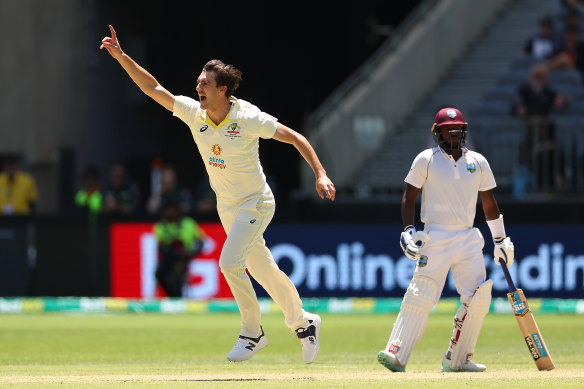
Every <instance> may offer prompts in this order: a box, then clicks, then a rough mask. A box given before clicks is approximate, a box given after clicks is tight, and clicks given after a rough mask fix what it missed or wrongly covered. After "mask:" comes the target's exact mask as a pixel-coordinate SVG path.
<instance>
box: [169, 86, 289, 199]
mask: <svg viewBox="0 0 584 389" xmlns="http://www.w3.org/2000/svg"><path fill="white" fill-rule="evenodd" d="M229 101H230V102H231V110H230V111H229V113H228V114H227V116H226V117H225V119H224V120H223V121H222V122H221V123H219V125H215V124H214V123H213V121H212V120H211V119H210V118H208V117H207V113H206V110H204V109H201V104H200V103H199V102H198V101H196V100H194V99H192V98H190V97H186V96H176V97H175V100H174V109H173V116H176V117H178V118H179V119H181V120H182V121H183V122H185V123H186V124H187V125H188V126H189V128H190V129H191V134H192V135H193V138H194V140H195V143H196V144H197V148H198V149H199V153H200V154H201V158H203V163H204V164H205V167H206V169H207V173H208V174H209V182H210V183H211V188H213V191H214V192H215V194H216V195H217V198H218V199H221V200H224V201H237V200H241V199H244V198H246V197H248V196H250V195H253V194H256V193H264V192H265V191H266V188H268V190H269V187H268V186H267V183H266V176H265V175H264V172H263V169H262V166H261V164H260V159H259V138H260V137H261V138H271V137H272V136H273V135H274V133H275V132H276V126H277V119H276V118H274V117H272V116H270V115H268V114H266V113H264V112H261V111H260V110H259V108H258V107H256V106H255V105H253V104H250V103H248V102H247V101H244V100H240V99H236V98H235V97H231V98H230V99H229Z"/></svg>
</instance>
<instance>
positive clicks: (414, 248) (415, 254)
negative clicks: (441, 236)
mask: <svg viewBox="0 0 584 389" xmlns="http://www.w3.org/2000/svg"><path fill="white" fill-rule="evenodd" d="M428 239H430V237H429V236H428V234H427V233H425V232H424V231H416V228H415V227H414V226H407V227H406V228H405V229H404V232H402V233H401V236H400V240H399V245H400V246H401V249H402V250H403V252H404V254H405V255H406V257H408V258H409V259H413V260H414V261H417V260H418V259H419V258H420V249H421V248H422V246H424V244H425V243H426V242H427V241H428Z"/></svg>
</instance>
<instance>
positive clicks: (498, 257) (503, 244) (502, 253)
mask: <svg viewBox="0 0 584 389" xmlns="http://www.w3.org/2000/svg"><path fill="white" fill-rule="evenodd" d="M493 260H494V261H495V263H496V264H497V265H499V266H501V263H500V262H499V261H503V262H505V263H506V264H507V267H511V265H513V262H514V260H515V246H513V242H511V238H509V237H507V238H501V239H499V240H496V241H495V253H494V254H493Z"/></svg>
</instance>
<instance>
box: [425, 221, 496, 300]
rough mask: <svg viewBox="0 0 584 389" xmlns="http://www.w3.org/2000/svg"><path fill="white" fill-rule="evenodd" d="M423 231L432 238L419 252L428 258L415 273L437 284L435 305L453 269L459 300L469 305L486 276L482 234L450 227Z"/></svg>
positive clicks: (427, 227)
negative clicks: (449, 271) (449, 272)
mask: <svg viewBox="0 0 584 389" xmlns="http://www.w3.org/2000/svg"><path fill="white" fill-rule="evenodd" d="M424 230H425V231H426V232H427V233H428V236H429V237H430V239H429V240H428V242H427V243H426V244H425V245H424V247H422V249H421V250H420V254H421V255H423V256H424V257H425V258H423V259H422V260H418V265H417V266H416V271H415V274H422V275H425V276H427V277H430V278H431V279H433V280H434V282H436V285H437V286H438V293H437V296H436V298H435V301H434V304H435V303H437V302H438V300H439V298H440V293H441V291H442V289H443V288H444V283H445V281H446V277H447V276H448V270H452V278H453V279H454V283H455V284H456V291H457V292H458V294H459V295H460V300H461V302H463V303H465V304H468V303H469V302H470V300H471V299H472V296H473V295H474V292H475V290H476V289H477V287H478V286H479V285H481V284H482V283H483V282H485V279H486V276H487V274H486V269H485V261H484V259H483V246H484V245H485V240H484V238H483V235H482V234H481V232H480V231H479V230H478V229H477V228H464V227H459V226H448V225H436V224H427V225H426V226H425V228H424Z"/></svg>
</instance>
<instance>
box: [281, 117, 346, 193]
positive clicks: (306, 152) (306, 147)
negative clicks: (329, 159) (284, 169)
mask: <svg viewBox="0 0 584 389" xmlns="http://www.w3.org/2000/svg"><path fill="white" fill-rule="evenodd" d="M273 138H274V139H276V140H278V141H280V142H284V143H289V144H291V145H294V147H296V149H297V150H298V152H299V153H300V154H301V155H302V157H303V158H304V159H305V160H306V162H308V164H309V165H310V167H311V168H312V171H313V172H314V175H315V177H316V192H317V193H318V195H319V196H320V198H321V199H324V198H325V197H326V198H327V199H330V200H331V201H334V200H335V194H336V192H337V190H336V189H335V185H334V184H333V182H332V181H331V180H330V179H329V178H328V176H327V175H326V171H325V170H324V167H323V166H322V164H321V163H320V160H319V159H318V156H317V155H316V152H315V151H314V149H313V148H312V146H311V145H310V143H309V142H308V140H307V139H306V138H305V137H304V136H303V135H302V134H299V133H298V132H296V131H294V130H292V129H291V128H289V127H286V126H285V125H283V124H281V123H278V125H277V127H276V133H275V134H274V136H273Z"/></svg>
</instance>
